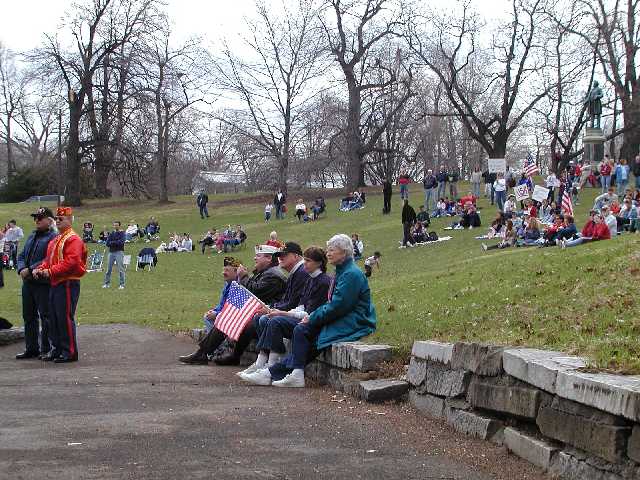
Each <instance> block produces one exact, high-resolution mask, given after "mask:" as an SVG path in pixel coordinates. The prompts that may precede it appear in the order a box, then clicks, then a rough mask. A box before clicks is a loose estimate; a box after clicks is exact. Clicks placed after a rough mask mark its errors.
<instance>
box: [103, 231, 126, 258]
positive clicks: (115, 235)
mask: <svg viewBox="0 0 640 480" xmlns="http://www.w3.org/2000/svg"><path fill="white" fill-rule="evenodd" d="M124 240H125V235H124V232H123V231H122V230H119V231H117V232H116V231H115V230H114V231H113V232H111V233H110V234H109V236H108V237H107V241H106V242H105V244H106V245H107V247H109V251H110V252H111V253H114V252H120V251H124Z"/></svg>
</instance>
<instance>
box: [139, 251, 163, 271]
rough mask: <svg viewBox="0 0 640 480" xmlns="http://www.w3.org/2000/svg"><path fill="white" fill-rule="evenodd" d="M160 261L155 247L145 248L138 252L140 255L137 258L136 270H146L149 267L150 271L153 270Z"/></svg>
mask: <svg viewBox="0 0 640 480" xmlns="http://www.w3.org/2000/svg"><path fill="white" fill-rule="evenodd" d="M156 263H158V257H157V256H156V252H155V250H153V248H143V249H142V250H140V252H138V257H137V259H136V272H137V271H138V270H144V269H145V268H147V267H149V271H151V270H153V269H154V268H155V266H156Z"/></svg>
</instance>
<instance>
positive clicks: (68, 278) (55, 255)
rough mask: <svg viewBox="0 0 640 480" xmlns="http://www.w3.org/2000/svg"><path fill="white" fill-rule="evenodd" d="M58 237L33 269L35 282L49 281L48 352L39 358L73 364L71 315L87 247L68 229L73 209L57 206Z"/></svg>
mask: <svg viewBox="0 0 640 480" xmlns="http://www.w3.org/2000/svg"><path fill="white" fill-rule="evenodd" d="M55 221H56V226H57V227H58V231H59V232H60V234H59V235H58V236H57V237H55V238H53V239H52V240H51V241H50V242H49V245H48V246H47V254H46V256H45V258H44V260H43V261H42V263H41V264H40V266H39V267H38V268H36V269H34V270H33V272H32V275H33V277H34V278H35V279H49V281H50V283H51V289H50V291H49V315H50V317H49V318H50V328H49V341H50V342H51V350H50V351H49V353H48V354H47V355H45V356H43V357H42V360H44V361H50V360H53V361H54V362H55V363H67V362H76V361H77V360H78V342H77V339H76V322H75V319H74V317H75V313H76V307H77V305H78V299H79V298H80V279H81V278H82V277H83V275H84V274H85V273H86V272H87V268H86V263H87V247H86V246H85V244H84V242H83V241H82V238H80V236H78V234H77V233H76V232H74V231H73V228H71V226H72V224H73V210H72V209H71V208H70V207H58V209H57V210H56V216H55Z"/></svg>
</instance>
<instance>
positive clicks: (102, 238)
mask: <svg viewBox="0 0 640 480" xmlns="http://www.w3.org/2000/svg"><path fill="white" fill-rule="evenodd" d="M108 237H109V230H107V226H106V225H104V226H103V227H102V231H101V232H100V233H99V234H98V245H106V243H107V238H108Z"/></svg>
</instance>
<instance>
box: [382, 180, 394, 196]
mask: <svg viewBox="0 0 640 480" xmlns="http://www.w3.org/2000/svg"><path fill="white" fill-rule="evenodd" d="M392 191H393V189H392V187H391V182H389V181H385V182H384V183H383V184H382V193H383V194H384V195H389V196H391V192H392Z"/></svg>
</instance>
